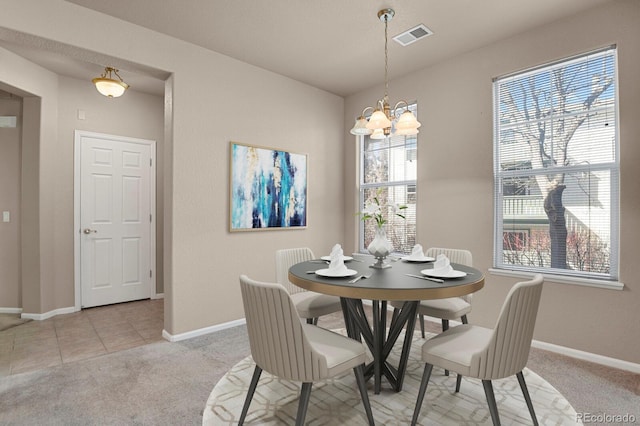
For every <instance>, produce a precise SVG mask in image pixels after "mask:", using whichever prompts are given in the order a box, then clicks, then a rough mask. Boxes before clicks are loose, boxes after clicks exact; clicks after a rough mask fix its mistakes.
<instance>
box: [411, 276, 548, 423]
mask: <svg viewBox="0 0 640 426" xmlns="http://www.w3.org/2000/svg"><path fill="white" fill-rule="evenodd" d="M543 281H544V280H543V278H542V275H540V274H537V275H535V276H534V277H533V279H531V280H530V281H522V282H519V283H517V284H516V285H514V286H513V288H511V290H510V291H509V294H508V295H507V298H506V299H505V302H504V304H503V305H502V310H501V311H500V315H499V317H498V320H497V322H496V325H495V327H494V328H493V330H491V329H488V328H484V327H479V326H474V325H469V324H462V325H459V326H456V327H453V328H450V329H449V330H447V331H445V332H443V333H441V334H439V335H437V336H435V337H433V338H431V339H429V340H427V341H426V342H425V343H424V345H422V360H423V361H424V362H425V367H424V373H423V375H422V382H421V384H420V390H419V391H418V398H417V401H416V407H415V410H414V413H413V419H412V422H411V424H412V425H415V424H416V422H417V420H418V417H419V414H420V408H421V407H422V402H423V400H424V395H425V393H426V391H427V385H428V382H429V377H430V376H431V370H432V368H433V366H434V365H437V366H439V367H442V368H446V369H449V370H451V371H453V372H455V373H458V377H460V376H461V375H463V376H466V377H473V378H476V379H481V380H482V385H483V386H484V392H485V396H486V398H487V403H488V404H489V412H490V413H491V419H492V420H493V424H494V425H499V424H500V417H499V415H498V407H497V404H496V399H495V395H494V393H493V385H492V384H491V381H492V380H497V379H502V378H505V377H509V376H512V375H514V374H515V375H516V377H517V378H518V383H519V384H520V388H521V390H522V393H523V395H524V399H525V401H526V403H527V408H528V409H529V414H530V415H531V419H532V420H533V424H535V425H537V424H538V420H537V418H536V414H535V411H534V409H533V404H532V402H531V397H530V396H529V391H528V390H527V385H526V383H525V380H524V375H523V374H522V370H523V369H524V367H525V366H526V364H527V360H528V359H529V351H530V349H531V339H532V338H533V329H534V327H535V323H536V317H537V315H538V306H539V304H540V296H541V294H542V283H543ZM459 391H460V381H459V380H458V383H456V392H459Z"/></svg>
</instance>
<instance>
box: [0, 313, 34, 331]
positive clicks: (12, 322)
mask: <svg viewBox="0 0 640 426" xmlns="http://www.w3.org/2000/svg"><path fill="white" fill-rule="evenodd" d="M29 321H31V320H30V319H26V318H20V314H0V331H4V330H7V329H9V328H11V327H15V326H16V325H20V324H24V323H25V322H29Z"/></svg>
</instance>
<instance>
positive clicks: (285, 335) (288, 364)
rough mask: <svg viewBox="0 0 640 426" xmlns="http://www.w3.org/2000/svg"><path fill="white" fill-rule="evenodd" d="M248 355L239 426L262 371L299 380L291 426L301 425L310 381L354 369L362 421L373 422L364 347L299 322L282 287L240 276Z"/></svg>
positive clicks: (306, 404) (351, 340)
mask: <svg viewBox="0 0 640 426" xmlns="http://www.w3.org/2000/svg"><path fill="white" fill-rule="evenodd" d="M240 289H241V291H242V301H243V304H244V312H245V317H246V321H247V332H248V334H249V344H250V346H251V356H252V357H253V360H254V361H255V363H256V367H255V370H254V373H253V377H252V379H251V384H250V385H249V390H248V392H247V397H246V399H245V402H244V406H243V408H242V413H241V415H240V421H239V424H240V425H242V424H243V423H244V420H245V417H246V415H247V412H248V410H249V405H250V404H251V400H252V398H253V394H254V392H255V390H256V386H257V384H258V380H259V379H260V375H261V373H262V371H263V370H264V371H267V372H268V373H270V374H272V375H274V376H278V377H281V378H283V379H285V380H291V381H295V382H302V390H301V392H300V398H299V402H298V412H297V416H296V425H303V424H304V419H305V416H306V412H307V407H308V405H309V399H310V395H311V386H312V383H313V382H317V381H320V380H324V379H328V378H331V377H334V376H337V375H339V374H341V373H343V372H345V371H348V370H349V369H353V371H354V373H355V376H356V382H357V384H358V389H359V390H360V396H361V397H362V403H363V405H364V408H365V412H366V415H367V420H368V423H369V424H370V425H373V424H374V420H373V414H372V413H371V406H370V404H369V396H368V394H367V388H366V384H365V379H364V362H365V347H364V346H363V345H362V343H361V342H358V341H356V340H353V339H350V338H348V337H345V336H342V335H340V334H337V333H334V332H332V331H329V330H326V329H323V328H320V327H317V326H315V325H312V324H305V323H303V322H302V321H300V317H299V316H298V313H297V310H296V307H295V305H294V304H293V302H292V300H291V297H290V295H289V294H288V293H287V291H286V290H285V288H284V287H283V286H281V285H280V284H277V283H264V282H258V281H255V280H252V279H250V278H249V277H247V276H246V275H242V276H240Z"/></svg>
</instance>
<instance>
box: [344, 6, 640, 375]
mask: <svg viewBox="0 0 640 426" xmlns="http://www.w3.org/2000/svg"><path fill="white" fill-rule="evenodd" d="M425 43H428V40H427V41H425ZM613 43H616V44H617V45H618V54H619V94H620V144H621V154H622V155H621V169H622V172H621V185H620V189H621V212H620V224H621V242H620V278H621V281H623V282H624V283H625V290H624V291H614V290H605V289H598V288H588V287H581V286H576V285H566V284H557V283H553V282H547V283H546V284H545V290H544V292H543V299H542V304H541V306H540V312H539V316H538V322H537V325H536V334H535V338H536V339H538V340H541V341H544V342H549V343H552V344H556V345H561V346H566V347H570V348H574V349H578V350H582V351H587V352H592V353H596V354H600V355H604V356H609V357H613V358H618V359H622V360H626V361H631V362H635V363H639V362H640V332H639V330H640V316H639V315H638V314H637V312H638V306H640V285H639V284H638V280H637V277H638V276H640V264H639V263H638V261H637V254H638V250H637V244H638V240H639V239H640V213H639V212H640V190H639V188H640V186H639V185H638V182H640V168H639V167H638V166H637V163H638V160H639V157H640V145H639V144H638V140H639V137H640V121H639V120H638V117H639V116H640V79H639V78H638V70H639V69H640V2H638V1H636V0H627V1H616V2H613V3H611V4H609V5H607V6H606V7H603V8H600V9H596V10H592V11H590V12H587V13H584V14H580V15H577V16H574V17H572V18H570V19H566V20H562V21H558V22H555V23H553V24H551V25H548V26H545V27H543V28H538V29H536V30H535V31H532V32H528V33H525V34H522V35H519V36H516V37H513V38H510V39H507V40H503V41H500V42H498V43H495V44H492V45H489V46H486V47H484V48H482V49H478V50H475V51H473V52H469V53H468V54H465V55H462V56H459V57H456V58H453V59H451V60H448V61H445V62H442V63H440V64H438V65H436V66H434V67H431V68H429V69H424V70H421V71H419V72H416V73H414V74H412V75H409V76H406V77H405V78H401V79H398V80H394V81H391V82H390V86H389V91H390V97H391V99H392V100H394V101H395V100H397V99H402V98H406V99H409V100H412V99H415V100H417V101H418V115H419V117H418V118H419V120H420V121H421V122H422V127H421V129H420V135H419V140H418V144H419V151H418V163H419V170H418V200H419V201H418V203H419V204H418V211H419V213H418V215H419V217H418V241H419V242H420V243H421V244H422V245H424V246H427V247H428V246H445V247H460V248H468V249H470V250H471V251H472V252H473V257H474V264H475V266H477V267H479V268H481V269H482V270H483V271H484V272H485V273H487V270H488V268H490V267H491V266H492V251H493V244H492V241H493V231H492V229H493V192H492V191H493V176H492V155H493V151H492V138H493V127H492V126H493V124H492V119H493V117H492V78H494V77H496V76H500V75H503V74H507V73H511V72H514V71H517V70H521V69H525V68H527V67H532V66H535V65H538V64H543V63H546V62H550V61H553V60H556V59H559V58H563V57H567V56H571V55H575V54H577V53H581V52H586V51H589V50H593V49H596V48H599V47H603V46H607V45H610V44H613ZM390 60H391V66H393V59H392V56H391V54H390ZM381 93H382V88H381V87H378V88H374V89H371V90H367V91H365V92H363V93H359V94H357V95H354V96H351V97H349V98H348V99H347V100H346V103H345V123H346V126H350V125H352V123H353V117H355V116H357V115H358V114H359V112H360V111H361V110H362V108H363V106H365V105H368V104H372V103H373V101H375V99H376V97H379V96H380V95H381ZM347 131H348V129H347V128H345V135H347V136H345V139H346V140H347V141H352V140H353V137H351V136H350V135H348V134H347ZM345 146H346V147H347V149H346V154H345V158H346V166H345V177H346V179H345V182H347V183H346V186H345V206H346V211H345V213H344V218H345V222H346V223H347V226H346V229H347V234H348V239H349V240H350V241H352V242H355V240H356V236H355V233H354V230H355V229H356V228H355V227H353V226H350V225H351V222H353V217H352V215H353V212H355V211H356V209H357V207H356V205H355V201H354V195H353V186H354V185H355V181H356V176H355V174H354V172H353V169H352V168H351V167H350V166H349V165H350V164H353V163H354V162H355V156H356V152H355V145H354V144H353V143H352V144H349V143H346V144H345ZM354 244H355V243H354ZM516 281H517V279H510V278H505V277H499V276H494V275H491V274H487V279H486V284H485V287H484V289H483V290H482V291H480V292H479V293H478V294H477V296H476V297H474V308H473V311H472V313H471V314H470V316H469V319H470V321H471V322H474V323H479V324H483V325H486V326H492V325H493V322H494V321H495V318H496V316H497V314H498V311H499V309H500V306H501V304H502V301H503V299H504V297H505V296H506V293H507V291H508V289H509V288H510V287H511V285H512V284H513V283H515V282H516Z"/></svg>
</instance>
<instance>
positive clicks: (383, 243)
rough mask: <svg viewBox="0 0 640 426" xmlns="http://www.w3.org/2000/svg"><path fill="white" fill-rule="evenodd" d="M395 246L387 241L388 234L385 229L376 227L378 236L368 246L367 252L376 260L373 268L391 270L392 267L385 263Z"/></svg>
mask: <svg viewBox="0 0 640 426" xmlns="http://www.w3.org/2000/svg"><path fill="white" fill-rule="evenodd" d="M392 249H393V246H392V245H391V242H390V241H389V240H388V239H387V233H386V231H385V229H384V228H382V227H376V235H375V237H374V238H373V241H371V243H370V244H369V245H368V246H367V250H368V251H369V253H371V255H372V256H373V257H375V258H376V263H374V264H373V265H371V267H372V268H377V269H383V268H390V267H391V265H389V264H388V263H384V261H385V259H386V258H387V256H388V255H389V253H391V250H392Z"/></svg>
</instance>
